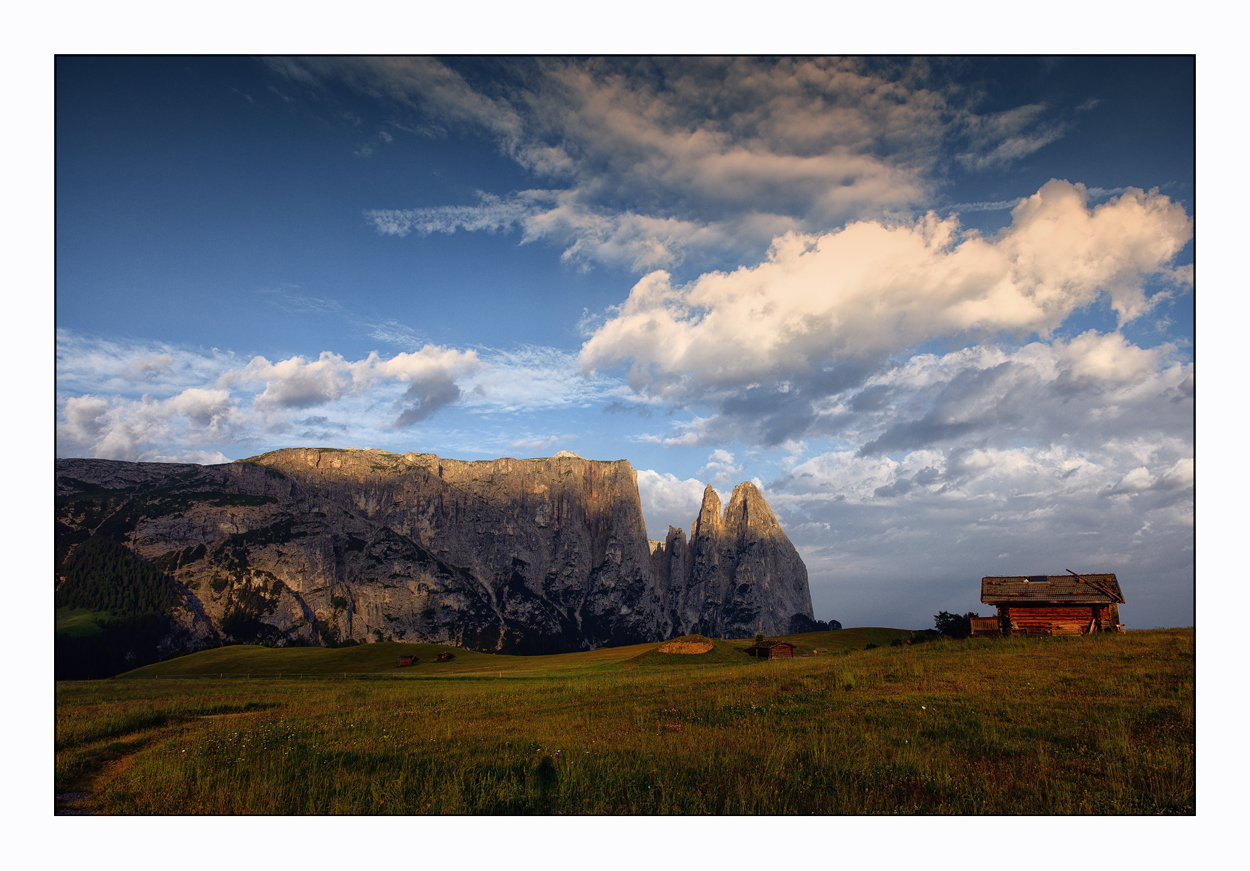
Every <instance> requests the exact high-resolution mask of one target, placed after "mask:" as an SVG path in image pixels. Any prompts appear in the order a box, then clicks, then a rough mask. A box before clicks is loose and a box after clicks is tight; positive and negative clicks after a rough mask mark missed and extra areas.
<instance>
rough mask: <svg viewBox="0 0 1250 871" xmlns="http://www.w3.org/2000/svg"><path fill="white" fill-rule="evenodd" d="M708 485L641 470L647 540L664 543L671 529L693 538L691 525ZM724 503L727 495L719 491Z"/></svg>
mask: <svg viewBox="0 0 1250 871" xmlns="http://www.w3.org/2000/svg"><path fill="white" fill-rule="evenodd" d="M707 484H708V482H706V481H699V480H697V479H695V478H686V479H681V478H678V477H677V476H676V475H674V474H672V473H671V472H656V471H653V470H651V469H639V470H638V496H639V498H640V499H641V500H642V516H643V518H644V519H645V520H646V523H647V537H648V538H651V539H653V540H655V541H663V540H664V537H665V536H666V535H667V534H668V528H669V527H670V526H672V527H675V528H677V529H683V530H685V532H686V536H687V537H689V535H690V526H691V524H692V523H693V522H694V519H695V518H696V517H698V516H699V506H700V505H702V504H703V490H704V488H705V487H707ZM717 493H718V494H719V495H720V496H721V500H722V502H723V501H724V499H725V493H723V492H721V490H720V489H719V488H718V489H717Z"/></svg>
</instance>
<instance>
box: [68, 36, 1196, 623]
mask: <svg viewBox="0 0 1250 871" xmlns="http://www.w3.org/2000/svg"><path fill="white" fill-rule="evenodd" d="M56 181H57V187H56V206H57V227H56V267H57V300H56V319H57V382H56V394H57V395H56V408H57V453H58V455H59V456H98V457H108V458H115V459H126V460H183V461H193V462H223V461H226V460H229V459H237V458H240V457H246V456H250V455H253V454H257V453H260V452H262V451H265V450H271V449H274V448H279V447H287V446H296V445H324V446H338V447H343V446H356V447H380V448H385V449H388V450H394V451H408V450H417V451H433V452H435V453H439V454H441V455H444V456H450V457H458V458H462V459H487V458H493V457H499V456H548V455H550V454H554V453H555V452H556V451H559V450H562V449H563V450H571V451H575V452H576V453H578V454H581V455H582V456H585V457H591V458H596V459H618V458H626V459H629V460H630V461H631V463H633V465H634V467H635V468H636V469H637V470H638V474H639V487H640V492H641V494H642V497H643V504H644V513H645V515H646V517H647V521H648V530H649V533H650V535H651V536H652V537H655V538H662V537H663V535H664V532H665V531H666V530H667V527H668V525H669V524H672V525H675V526H681V527H684V528H686V529H687V530H688V529H689V524H690V521H691V520H692V519H693V518H694V516H695V513H696V511H697V507H698V500H699V496H700V494H701V492H702V489H703V486H704V485H705V484H707V483H711V484H713V485H714V486H715V487H717V488H718V489H720V490H721V491H722V492H724V493H727V492H728V491H729V490H730V489H731V488H732V486H733V485H734V484H735V483H737V482H738V481H741V480H747V479H751V480H755V481H756V482H757V483H758V484H760V486H761V487H762V489H763V491H764V493H765V496H766V498H768V500H769V501H770V503H771V504H772V505H773V507H774V509H775V510H776V511H777V513H778V515H779V517H780V519H781V522H782V524H783V526H784V527H785V528H786V530H787V532H788V534H789V535H790V537H791V539H792V540H793V541H794V542H795V544H796V546H797V547H798V548H799V550H800V552H801V553H802V555H803V557H804V559H805V561H806V563H807V565H808V569H809V573H810V576H811V585H812V596H813V602H814V604H815V607H816V613H817V617H819V618H822V619H830V618H832V619H838V620H841V621H842V622H843V623H844V624H846V625H889V626H907V627H912V628H920V627H923V626H927V625H930V624H931V623H932V615H933V614H934V613H936V611H937V610H939V609H945V610H951V611H955V610H959V611H965V610H980V611H981V612H982V613H986V608H985V606H982V605H980V603H979V601H978V595H979V578H980V577H981V576H982V575H987V574H1017V573H1020V574H1036V573H1042V572H1049V573H1062V572H1063V571H1064V569H1067V568H1071V569H1073V570H1076V571H1078V572H1082V571H1084V572H1102V571H1107V572H1116V573H1117V575H1118V576H1119V577H1120V579H1121V583H1122V586H1123V587H1124V590H1125V594H1126V598H1127V600H1128V601H1127V604H1126V605H1125V606H1124V608H1123V610H1122V615H1123V617H1124V619H1125V620H1126V622H1127V623H1128V624H1129V625H1130V626H1133V627H1137V628H1144V627H1150V626H1160V625H1167V626H1173V625H1189V624H1192V622H1193V617H1194V614H1193V590H1194V587H1193V584H1194V570H1193V561H1194V550H1193V546H1194V526H1193V524H1194V495H1193V494H1194V489H1193V480H1194V479H1193V468H1194V466H1193V458H1194V426H1193V413H1194V406H1193V396H1194V387H1193V385H1194V364H1193V358H1194V346H1193V340H1194V320H1193V310H1194V289H1193V277H1192V276H1193V272H1192V265H1193V250H1194V248H1193V246H1194V242H1193V232H1194V230H1193V222H1194V206H1193V203H1194V64H1193V61H1192V59H1190V58H1115V59H1105V58H1059V59H1045V58H1009V59H991V58H974V59H943V60H934V59H921V60H906V59H901V60H900V59H891V60H877V59H862V58H860V59H850V60H827V59H817V58H802V59H779V60H764V59H743V60H701V59H689V60H683V59H668V60H663V61H652V60H637V59H628V58H616V59H609V60H602V59H559V58H545V59H541V60H532V59H526V58H506V59H486V58H475V59H468V60H463V59H461V60H457V59H432V58H411V59H400V60H393V61H392V60H384V59H379V58H369V59H334V58H314V59H308V60H298V59H253V58H143V59H119V58H67V57H62V58H58V60H57V62H56Z"/></svg>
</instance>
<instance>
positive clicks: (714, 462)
mask: <svg viewBox="0 0 1250 871" xmlns="http://www.w3.org/2000/svg"><path fill="white" fill-rule="evenodd" d="M741 474H742V466H741V465H740V464H735V463H734V455H733V454H732V453H730V452H729V451H727V450H725V449H723V448H717V449H716V450H714V451H712V454H711V456H709V457H708V459H707V465H705V466H704V467H703V468H702V469H700V470H699V475H700V476H702V477H705V478H706V479H707V480H708V481H709V482H710V483H712V484H718V485H720V487H730V488H732V486H733V484H735V483H737V480H738V476H740V475H741Z"/></svg>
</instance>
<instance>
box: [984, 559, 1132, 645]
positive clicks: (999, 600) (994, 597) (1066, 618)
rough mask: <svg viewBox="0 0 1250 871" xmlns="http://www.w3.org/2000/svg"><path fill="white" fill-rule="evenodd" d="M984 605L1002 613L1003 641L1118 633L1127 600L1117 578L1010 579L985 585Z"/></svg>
mask: <svg viewBox="0 0 1250 871" xmlns="http://www.w3.org/2000/svg"><path fill="white" fill-rule="evenodd" d="M981 601H982V602H984V603H985V604H987V605H994V606H995V607H997V608H998V631H999V632H1000V633H1001V634H1003V635H1089V634H1090V633H1092V632H1116V631H1120V630H1122V629H1123V627H1122V626H1121V625H1120V608H1119V606H1120V605H1121V604H1123V603H1124V595H1123V594H1122V593H1121V592H1120V583H1119V581H1118V580H1116V576H1115V575H1114V574H1098V575H1078V574H1076V573H1075V572H1071V571H1070V573H1069V574H1066V575H1011V576H1003V577H987V578H982V579H981Z"/></svg>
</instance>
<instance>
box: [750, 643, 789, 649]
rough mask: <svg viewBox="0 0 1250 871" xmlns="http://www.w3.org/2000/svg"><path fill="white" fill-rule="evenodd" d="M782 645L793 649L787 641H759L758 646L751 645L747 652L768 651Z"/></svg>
mask: <svg viewBox="0 0 1250 871" xmlns="http://www.w3.org/2000/svg"><path fill="white" fill-rule="evenodd" d="M782 645H785V646H786V647H791V648H792V647H794V645H793V644H791V643H790V642H789V641H761V642H760V643H759V644H752V645H751V646H750V647H748V648H747V650H768V649H770V648H773V647H781V646H782Z"/></svg>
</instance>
